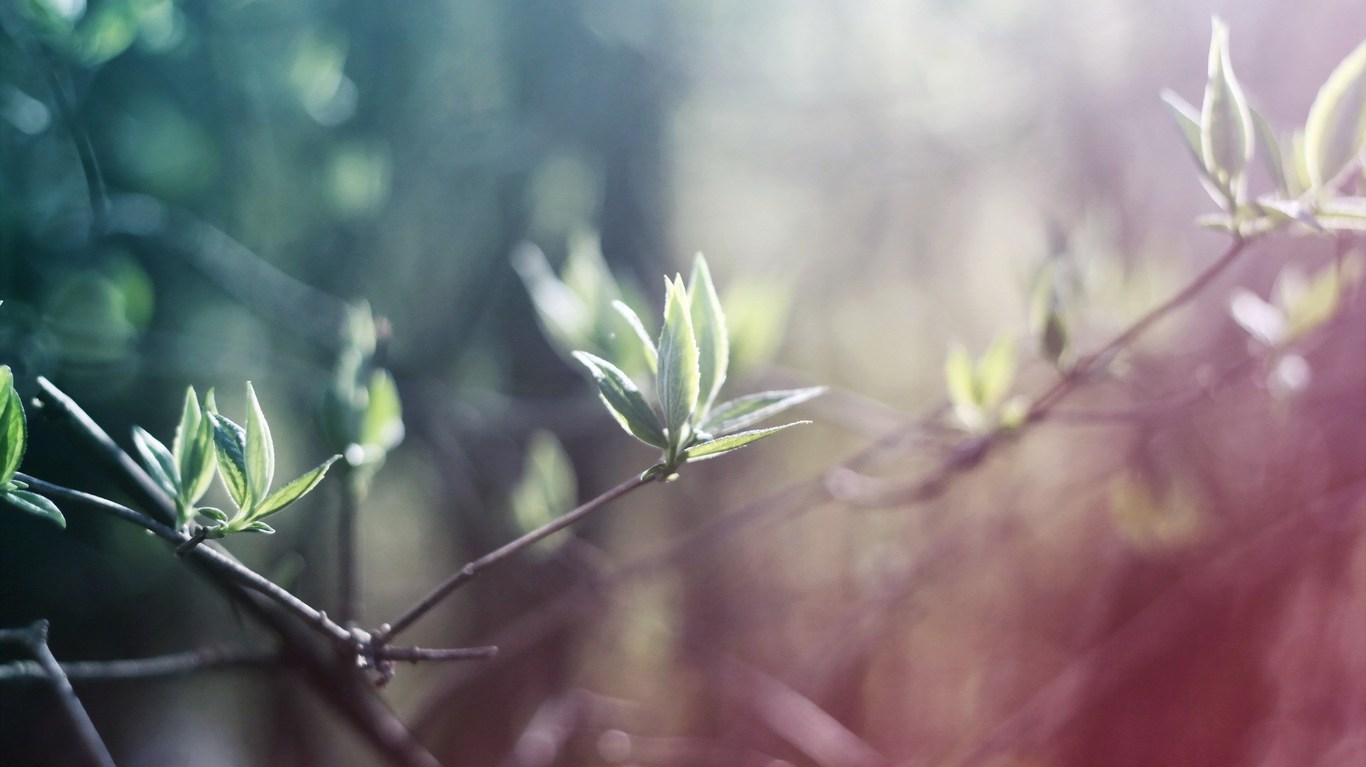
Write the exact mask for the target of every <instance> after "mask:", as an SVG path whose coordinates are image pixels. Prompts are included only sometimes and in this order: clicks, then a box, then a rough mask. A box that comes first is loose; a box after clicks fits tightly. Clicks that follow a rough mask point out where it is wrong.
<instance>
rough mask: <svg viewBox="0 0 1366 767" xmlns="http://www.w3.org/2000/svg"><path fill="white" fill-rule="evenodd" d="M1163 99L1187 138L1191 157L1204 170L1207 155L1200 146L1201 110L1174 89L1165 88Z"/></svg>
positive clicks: (1183, 135) (1187, 146) (1182, 134)
mask: <svg viewBox="0 0 1366 767" xmlns="http://www.w3.org/2000/svg"><path fill="white" fill-rule="evenodd" d="M1162 101H1163V103H1165V104H1166V105H1167V108H1168V109H1169V110H1170V111H1171V115H1172V118H1173V119H1174V120H1176V127H1177V128H1179V129H1180V130H1181V137H1182V138H1184V139H1185V140H1186V148H1187V149H1189V150H1190V154H1191V158H1192V159H1194V160H1195V164H1196V165H1197V166H1199V167H1200V169H1201V170H1204V167H1205V159H1204V157H1205V156H1204V150H1202V149H1201V148H1200V141H1201V138H1200V112H1199V110H1197V109H1196V108H1195V107H1193V106H1191V105H1190V102H1188V101H1186V100H1185V99H1183V98H1181V96H1179V95H1178V94H1177V93H1176V92H1175V91H1172V90H1167V89H1163V91H1162Z"/></svg>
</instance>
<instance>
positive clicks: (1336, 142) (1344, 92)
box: [1304, 42, 1366, 188]
mask: <svg viewBox="0 0 1366 767" xmlns="http://www.w3.org/2000/svg"><path fill="white" fill-rule="evenodd" d="M1363 146H1366V42H1363V43H1361V44H1360V45H1358V46H1357V47H1356V49H1355V50H1353V51H1352V52H1351V53H1349V54H1347V58H1345V59H1343V60H1342V63H1340V64H1338V65H1337V67H1336V68H1335V69H1334V70H1333V73H1332V74H1330V75H1329V76H1328V80H1327V81H1325V82H1324V84H1323V87H1322V88H1320V89H1319V93H1318V96H1316V97H1315V98H1314V104H1313V106H1311V107H1310V108H1309V119H1308V121H1307V122H1306V123H1305V126H1304V157H1305V165H1306V166H1308V170H1309V179H1310V183H1311V184H1313V186H1314V187H1316V188H1317V187H1320V186H1323V185H1324V184H1326V183H1328V182H1329V181H1331V180H1332V179H1333V177H1334V176H1336V175H1337V174H1338V173H1339V172H1340V171H1341V170H1342V169H1343V168H1344V167H1346V165H1347V164H1348V163H1349V162H1352V160H1353V159H1354V158H1356V157H1357V155H1358V154H1360V152H1361V151H1362V149H1363Z"/></svg>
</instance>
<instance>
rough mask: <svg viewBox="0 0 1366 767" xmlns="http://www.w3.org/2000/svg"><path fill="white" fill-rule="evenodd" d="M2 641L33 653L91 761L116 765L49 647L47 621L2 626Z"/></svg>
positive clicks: (106, 766)
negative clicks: (19, 627) (12, 627)
mask: <svg viewBox="0 0 1366 767" xmlns="http://www.w3.org/2000/svg"><path fill="white" fill-rule="evenodd" d="M0 642H12V643H15V644H21V645H23V646H24V647H25V648H26V649H27V650H28V651H29V653H30V654H32V655H33V658H34V660H35V665H36V666H38V668H39V671H40V674H41V675H42V676H44V677H46V678H47V680H48V682H49V683H51V684H52V689H53V691H55V692H56V693H57V698H58V700H60V701H61V703H62V709H63V710H64V711H66V716H67V718H68V719H70V720H71V724H72V725H73V726H74V727H75V728H76V735H77V736H78V737H79V739H80V742H81V747H82V749H83V750H84V751H85V754H86V757H87V759H88V761H89V762H90V763H91V764H95V765H99V767H114V757H112V756H110V754H109V749H108V748H107V747H106V746H105V745H104V740H103V739H102V738H101V737H100V733H99V731H98V730H96V729H95V723H94V722H92V721H90V714H88V713H86V711H85V706H82V705H81V699H80V698H78V697H76V691H75V690H74V689H73V688H72V687H71V680H69V679H67V676H66V672H65V671H63V670H62V666H61V664H59V663H58V662H57V659H56V658H55V657H53V655H52V650H51V649H50V648H49V647H48V646H47V621H37V622H35V623H33V624H31V625H29V626H28V627H27V628H22V629H0Z"/></svg>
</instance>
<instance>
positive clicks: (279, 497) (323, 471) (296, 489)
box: [251, 455, 341, 520]
mask: <svg viewBox="0 0 1366 767" xmlns="http://www.w3.org/2000/svg"><path fill="white" fill-rule="evenodd" d="M339 458H341V456H339V455H334V456H332V457H331V458H328V459H327V460H326V461H323V462H322V463H320V464H318V465H317V466H316V467H314V468H313V469H312V470H311V471H308V472H305V473H304V474H302V475H301V476H299V477H298V478H297V479H295V480H293V481H291V482H290V483H289V484H287V485H285V486H284V487H282V488H280V489H279V490H276V491H275V492H274V493H271V494H270V496H269V497H268V498H266V499H265V500H263V501H261V504H260V505H259V506H257V507H256V510H255V511H254V512H253V513H252V515H251V519H253V520H257V519H264V518H265V517H268V516H270V515H271V514H275V513H278V512H279V511H280V510H282V509H284V508H285V507H287V506H289V505H290V504H291V503H294V502H295V501H297V500H299V499H300V498H302V497H304V496H305V495H307V494H308V492H309V491H311V490H312V489H313V488H315V487H317V486H318V483H319V482H321V481H323V477H324V476H326V475H327V470H328V468H330V467H331V466H332V464H333V463H334V462H335V461H336V460H337V459H339Z"/></svg>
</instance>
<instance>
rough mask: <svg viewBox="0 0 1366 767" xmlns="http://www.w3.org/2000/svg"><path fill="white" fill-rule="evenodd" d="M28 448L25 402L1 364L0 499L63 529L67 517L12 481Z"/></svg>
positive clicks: (7, 367)
mask: <svg viewBox="0 0 1366 767" xmlns="http://www.w3.org/2000/svg"><path fill="white" fill-rule="evenodd" d="M27 448H28V422H27V420H26V419H25V418H24V403H23V401H22V400H20V399H19V392H18V391H16V390H15V388H14V374H13V373H11V372H10V369H9V366H8V365H0V500H4V501H5V502H6V503H8V504H10V505H11V506H14V507H15V508H18V509H20V510H21V511H27V512H28V513H30V514H36V515H37V516H40V517H42V518H44V519H49V520H51V521H53V522H56V523H57V524H58V525H59V526H61V527H66V518H65V517H63V516H62V512H61V511H59V510H58V509H57V507H56V505H54V504H53V503H52V501H49V500H48V499H46V498H44V497H42V496H41V495H38V494H36V493H33V492H30V491H28V490H26V489H25V488H26V487H28V485H25V484H24V483H23V482H20V481H19V480H17V479H15V478H14V473H15V472H16V471H18V470H19V464H20V463H21V462H22V461H23V460H24V451H25V450H26V449H27Z"/></svg>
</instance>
